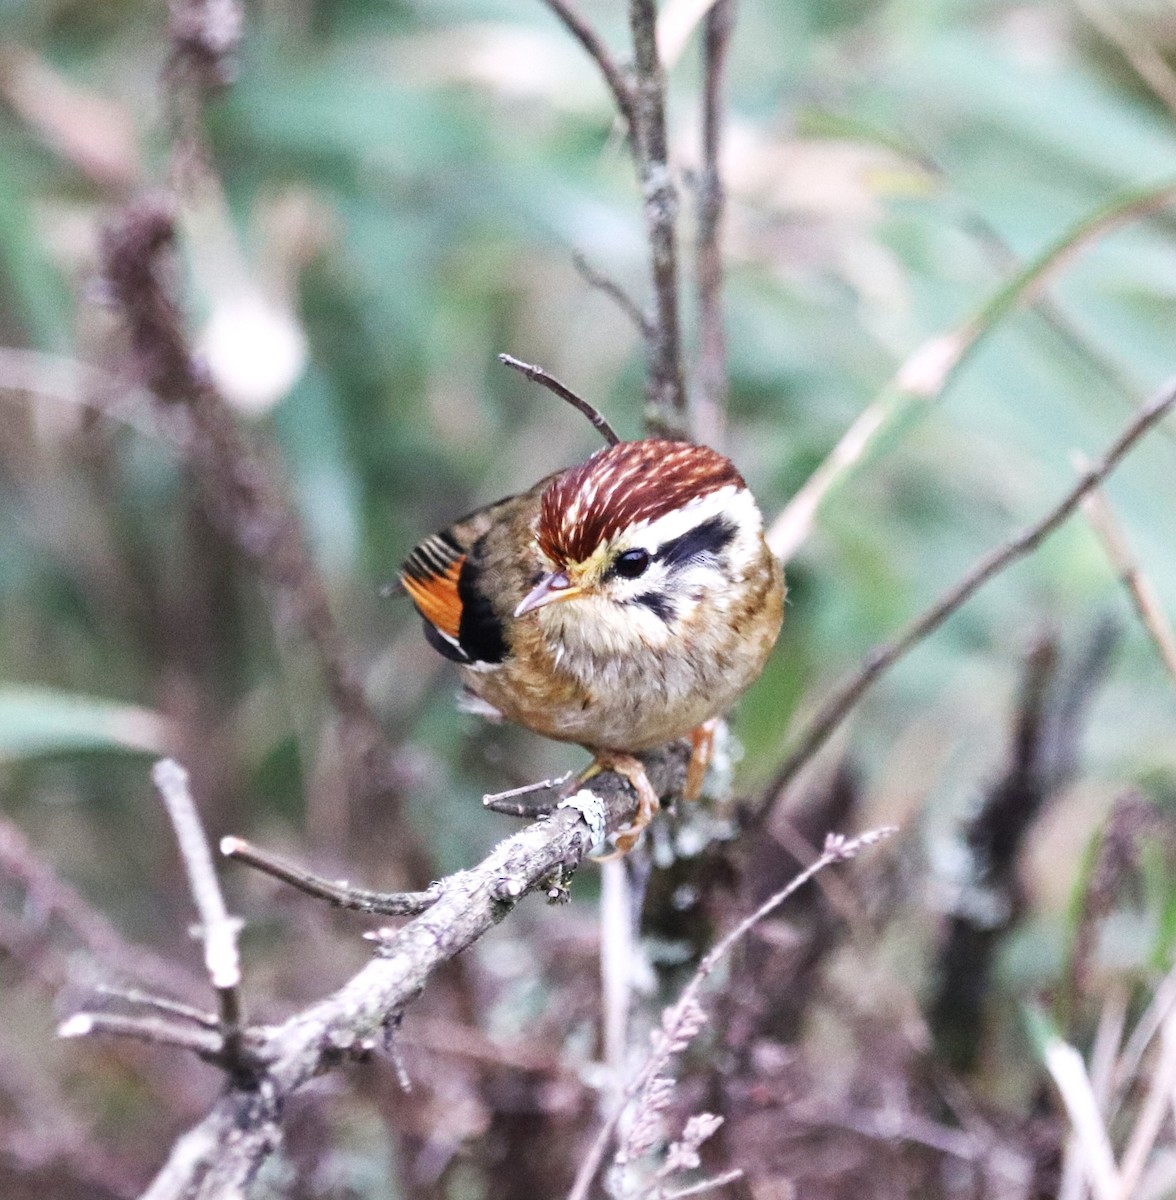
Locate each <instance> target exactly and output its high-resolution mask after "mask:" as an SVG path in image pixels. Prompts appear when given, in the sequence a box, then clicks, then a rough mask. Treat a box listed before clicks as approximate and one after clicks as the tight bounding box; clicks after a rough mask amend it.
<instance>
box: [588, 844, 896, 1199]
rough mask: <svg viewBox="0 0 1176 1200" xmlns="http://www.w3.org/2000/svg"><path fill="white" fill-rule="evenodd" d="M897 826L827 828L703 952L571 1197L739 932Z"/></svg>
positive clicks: (693, 1018)
mask: <svg viewBox="0 0 1176 1200" xmlns="http://www.w3.org/2000/svg"><path fill="white" fill-rule="evenodd" d="M894 832H895V829H894V827H893V826H886V827H883V828H880V829H873V830H870V831H869V832H867V833H863V834H861V835H860V836H859V837H855V838H846V837H844V836H843V835H841V834H832V833H831V834H829V836H828V837H827V838H826V839H825V849H824V852H823V853H822V854H821V856H820V857H819V858H817V859H814V860H813V862H811V863H810V864H809V865H808V866H807V867H805V869H804V870H803V871H801V872H800V873H799V874H797V875H795V876H793V878H792V879H791V880H790V881H789V882H788V884H787V885H786V886H785V887H783V888H781V889H780V890H779V891H778V892H776V893H775V894H774V895H772V896H770V897H769V898H768V899H767V900H765V901H764V902H763V904H761V905H760V906H759V907H758V908H757V909H756V910H755V911H754V912H753V913H751V914H750V915H749V916H746V917H744V918H743V920H741V921H740V922H739V923H738V924H737V925H736V926H735V927H734V928H733V929H732V930H730V931H729V932H728V933H727V934H726V935H725V936H724V937H722V938H721V939H720V940H719V941H718V942H717V943H716V944H715V946H714V947H713V948H712V949H711V950H710V951H709V952H708V953H707V954H706V955H705V956H704V957H703V959H702V961H701V962H700V963H699V964H698V968H697V969H696V970H695V972H694V974H693V975H692V976H691V978H690V981H689V982H688V983H687V984H686V986H685V987H684V988H683V989H682V992H681V994H680V995H679V996H678V999H677V1000H676V1001H675V1003H674V1004H673V1005H671V1006H670V1007H669V1008H667V1009H666V1011H665V1012H664V1013H663V1014H662V1022H661V1029H660V1030H658V1031H657V1032H656V1033H655V1034H654V1037H653V1047H652V1049H651V1050H650V1052H649V1054H648V1055H647V1057H646V1059H645V1062H644V1063H642V1065H641V1067H640V1068H639V1069H638V1071H637V1073H636V1074H635V1075H634V1076H633V1078H632V1079H631V1080H630V1081H629V1083H628V1084H627V1086H626V1087H625V1090H624V1094H623V1095H622V1097H621V1101H620V1103H619V1104H617V1106H616V1107H615V1108H614V1110H613V1112H612V1113H611V1114H610V1115H609V1116H608V1117H607V1118H606V1119H605V1121H604V1124H603V1125H601V1127H600V1130H599V1131H598V1132H597V1135H596V1138H595V1140H594V1141H593V1143H592V1145H591V1147H590V1148H589V1150H588V1153H587V1154H586V1155H585V1156H584V1158H583V1160H582V1161H581V1163H580V1168H579V1170H578V1171H577V1172H576V1178H575V1180H574V1182H573V1183H572V1188H571V1191H569V1192H568V1195H567V1200H585V1197H587V1195H588V1189H589V1188H590V1187H591V1186H592V1181H593V1180H594V1179H595V1178H596V1173H597V1171H598V1170H599V1169H600V1164H601V1161H602V1160H603V1158H604V1153H605V1151H606V1150H607V1149H608V1145H609V1142H610V1141H611V1140H612V1137H613V1134H614V1133H615V1132H616V1129H617V1126H618V1125H619V1124H620V1120H621V1117H622V1116H623V1115H624V1112H625V1109H626V1107H627V1106H628V1104H629V1103H630V1102H632V1101H634V1100H636V1099H638V1098H639V1097H640V1096H641V1095H642V1093H643V1092H645V1091H646V1090H647V1089H648V1088H649V1086H650V1084H652V1083H653V1082H654V1081H655V1080H656V1079H658V1078H659V1077H660V1076H661V1075H662V1073H663V1071H664V1070H665V1068H666V1065H667V1064H668V1063H669V1060H670V1059H671V1057H673V1055H674V1054H676V1053H678V1052H679V1051H680V1050H681V1049H682V1047H683V1039H682V1037H681V1031H682V1030H683V1029H687V1028H693V1029H694V1030H695V1031H697V1020H698V1016H699V1015H701V1014H700V1008H699V1003H698V993H699V992H700V991H701V989H702V985H703V984H704V983H705V982H706V980H707V978H708V977H709V976H710V975H711V973H712V972H713V971H714V969H715V967H717V966H718V965H719V963H720V962H721V961H722V960H723V958H724V957H725V956H726V955H727V954H729V953H730V951H731V948H732V947H733V946H734V945H735V944H736V943H737V942H738V941H739V940H740V939H741V938H744V937H746V936H747V934H748V932H749V931H750V930H751V929H753V928H754V927H755V926H756V925H757V924H759V922H760V921H762V920H763V919H764V918H765V917H767V916H769V915H770V914H771V913H772V912H774V911H775V910H776V909H777V908H779V907H780V905H781V904H783V903H784V901H785V900H787V899H788V897H789V896H791V895H792V894H793V893H794V892H796V891H798V890H799V889H800V888H802V887H803V886H804V885H805V884H806V883H808V881H809V880H810V879H812V877H813V876H814V875H816V874H817V872H818V871H822V870H824V868H825V867H827V866H830V865H832V864H833V863H838V862H845V861H847V860H848V859H851V858H854V857H855V856H856V855H857V854H859V853H860V852H861V851H862V850H864V849H866V848H867V847H869V846H872V845H875V844H876V843H877V842H880V841H882V840H883V839H884V838H887V837H889V836H890V835H891V834H893V833H894Z"/></svg>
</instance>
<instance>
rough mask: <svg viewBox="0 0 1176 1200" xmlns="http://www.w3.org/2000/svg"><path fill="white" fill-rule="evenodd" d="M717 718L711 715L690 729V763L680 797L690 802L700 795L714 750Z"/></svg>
mask: <svg viewBox="0 0 1176 1200" xmlns="http://www.w3.org/2000/svg"><path fill="white" fill-rule="evenodd" d="M718 726H719V718H718V717H711V719H710V720H709V721H703V723H702V724H701V725H699V726H698V727H697V728H696V729H692V730H691V731H690V763H689V765H688V766H687V767H686V784H685V786H684V787H683V788H682V799H683V800H685V801H687V802H688V803H692V802H693V801H695V800H697V799H698V798H699V797H700V796H701V795H702V785H703V781H704V780H705V779H706V769H707V767H709V766H710V761H711V757H712V756H713V755H714V752H715V730H716V729H717V728H718Z"/></svg>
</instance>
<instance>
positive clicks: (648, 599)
mask: <svg viewBox="0 0 1176 1200" xmlns="http://www.w3.org/2000/svg"><path fill="white" fill-rule="evenodd" d="M629 603H630V604H640V605H641V606H642V607H643V608H648V609H649V611H650V612H651V613H653V615H654V616H655V617H659V618H660V619H661V620H662V622H663V623H664V624H666V625H668V624H669V623H670V622H671V621H672V620H673V619H674V617H676V616H677V614H678V610H677V609H676V608H675V607H674V605H673V603H672V602H671V601H670V598H669V597H668V596H666V595H665V594H664V593H662V592H645V593H644V594H643V595H640V596H634V597H633V599H632V600H630V601H629Z"/></svg>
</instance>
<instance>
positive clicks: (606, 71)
mask: <svg viewBox="0 0 1176 1200" xmlns="http://www.w3.org/2000/svg"><path fill="white" fill-rule="evenodd" d="M543 3H544V4H546V5H547V7H548V8H550V9H551V11H552V12H553V13H555V15H556V16H557V17H558V18H559V19H560V20H561V21H562V22H563V24H564V27H565V28H566V29H567V31H568V32H569V33H570V34H571V35H572V37H574V38H575V39H576V41H578V42H579V43H580V45H581V46H583V47H584V49H585V50H586V51H587V52H588V57H589V58H591V59H592V61H593V62H594V63H595V64H596V65H597V67H598V68H599V69H600V73H601V75H603V76H604V82H605V83H606V84H607V85H608V90H609V91H610V92H612V97H613V100H614V101H615V103H616V106H617V108H618V109H619V110H620V113H621V117H622V118H623V119H624V122H625V125H626V127H627V128H628V129H629V131H630V133H631V132H632V131H633V130H634V129H635V128H636V126H637V118H636V115H635V111H634V101H633V88H632V87H631V86H630V84H629V81H628V80H627V79H626V78H625V76H624V73H623V72H622V71H621V69H620V67H618V66H617V64H616V61H615V59H614V58H613V56H612V55H611V54H610V53H609V50H608V47H607V46H606V45H605V44H604V42H603V41H602V40H601V38H600V35H599V34H598V33H597V32H596V30H595V29H593V28H592V26H591V25H589V24H588V22H587V21H585V20H584V18H583V17H582V16H581V15H580V13H578V12H577V11H576V10H575V9H574V8H573V7H572V6H571V5H570V4H569V3H568V0H543Z"/></svg>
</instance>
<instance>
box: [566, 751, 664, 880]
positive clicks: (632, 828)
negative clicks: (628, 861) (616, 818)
mask: <svg viewBox="0 0 1176 1200" xmlns="http://www.w3.org/2000/svg"><path fill="white" fill-rule="evenodd" d="M604 771H615V772H616V773H617V774H618V775H623V776H624V777H625V778H626V779H627V780H628V781H629V782H630V783H631V784H632V785H633V790H634V791H635V792H636V793H637V815H636V817H634V819H633V824H632V825H629V826H627V827H626V828H624V829H620V830H618V831H617V832H616V833H615V834H614V835H613V845H614V846H616V849H615V850H614V851H613V852H612V853H611V854H602V855H599V856H597V857H596V861H597V862H612V860H613V859H616V858H624V856H625V855H626V854H628V853H629V851H630V850H632V849H633V847H634V846H636V845H637V842H638V840H639V839H640V837H641V834H642V833H643V832H644V830H645V827H646V826H647V825H648V824H649V822H650V821H652V820H653V816H654V813H656V812H657V810H658V809H659V808H661V802H660V801H659V800H658V798H657V792H655V791H654V790H653V784H652V783H650V782H649V776H648V775H646V773H645V764H644V763H643V762H642V761H641V760H640V759H639V758H635V757H634V756H633V755H632V754H619V753H616V752H614V751H612V750H601V751H599V752H598V753H597V754H596V756H595V758H594V759H593V760H592V765H591V766H590V767H589V768H588V770H587V771H585V772H584V774H583V775H581V776H580V779H579V782H580V783H587V782H588V780H589V779H591V778H592V777H593V776H594V775H599V774H601V773H602V772H604Z"/></svg>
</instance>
